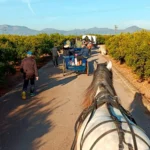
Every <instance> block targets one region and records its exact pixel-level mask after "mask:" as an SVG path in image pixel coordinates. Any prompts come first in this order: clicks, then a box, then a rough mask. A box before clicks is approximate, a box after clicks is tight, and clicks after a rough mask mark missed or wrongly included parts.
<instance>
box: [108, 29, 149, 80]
mask: <svg viewBox="0 0 150 150" xmlns="http://www.w3.org/2000/svg"><path fill="white" fill-rule="evenodd" d="M106 47H107V49H108V53H109V54H110V55H111V56H112V57H114V58H115V59H116V60H119V61H120V63H124V62H125V63H126V64H127V65H128V66H130V67H131V68H132V69H133V71H134V72H135V73H136V74H137V75H138V76H139V77H140V78H141V79H144V78H149V77H150V32H148V31H144V30H143V31H140V32H135V33H132V34H130V33H127V34H123V33H122V34H120V35H115V36H113V37H111V38H109V39H108V40H107V41H106Z"/></svg>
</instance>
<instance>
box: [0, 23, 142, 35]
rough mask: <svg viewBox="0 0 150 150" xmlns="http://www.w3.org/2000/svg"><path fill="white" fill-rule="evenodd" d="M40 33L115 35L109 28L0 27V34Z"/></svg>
mask: <svg viewBox="0 0 150 150" xmlns="http://www.w3.org/2000/svg"><path fill="white" fill-rule="evenodd" d="M140 30H142V28H139V27H138V26H135V25H134V26H130V27H128V28H126V29H124V30H117V33H121V32H124V33H125V32H131V33H132V32H135V31H140ZM40 33H47V34H53V33H59V34H64V35H83V34H115V30H114V29H109V28H98V27H93V28H89V29H73V30H68V31H66V30H58V29H54V28H45V29H43V30H41V31H38V30H33V29H30V28H28V27H26V26H17V25H14V26H11V25H7V24H4V25H0V34H17V35H36V34H40Z"/></svg>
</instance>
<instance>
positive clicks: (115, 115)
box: [71, 62, 150, 150]
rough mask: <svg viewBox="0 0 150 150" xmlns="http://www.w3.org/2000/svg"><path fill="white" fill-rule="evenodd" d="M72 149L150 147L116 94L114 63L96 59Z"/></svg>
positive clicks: (139, 149) (132, 149) (136, 149)
mask: <svg viewBox="0 0 150 150" xmlns="http://www.w3.org/2000/svg"><path fill="white" fill-rule="evenodd" d="M94 66H95V71H94V75H93V80H92V83H91V85H90V86H89V87H88V88H87V90H86V94H85V99H84V102H83V106H84V111H83V112H82V113H81V115H80V116H79V118H78V120H77V122H76V125H75V132H76V135H75V139H74V142H73V144H72V147H71V150H73V149H74V148H75V146H76V147H77V150H150V139H149V138H148V136H147V135H146V133H145V132H144V131H143V130H142V129H141V128H140V127H139V126H137V125H136V122H135V121H134V119H133V118H132V116H131V114H130V113H129V112H128V111H126V110H125V109H124V108H123V107H122V105H121V104H120V102H119V101H118V98H117V96H116V92H115V90H114V87H113V82H112V63H111V62H108V63H103V64H96V63H95V65H94Z"/></svg>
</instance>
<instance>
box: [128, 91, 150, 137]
mask: <svg viewBox="0 0 150 150" xmlns="http://www.w3.org/2000/svg"><path fill="white" fill-rule="evenodd" d="M130 111H131V113H132V115H133V117H134V119H135V121H136V122H137V124H138V126H140V127H141V128H142V129H144V131H145V132H146V134H147V135H148V137H149V138H150V130H149V128H150V124H149V123H150V114H148V113H147V110H146V109H145V107H144V105H143V103H142V94H141V93H138V92H136V93H135V95H134V99H133V102H132V103H131V105H130Z"/></svg>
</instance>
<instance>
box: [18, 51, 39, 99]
mask: <svg viewBox="0 0 150 150" xmlns="http://www.w3.org/2000/svg"><path fill="white" fill-rule="evenodd" d="M20 71H21V72H22V73H23V79H24V83H23V89H22V99H26V93H27V88H28V84H29V81H30V95H31V96H34V95H35V79H36V80H38V79H39V75H38V70H37V65H36V61H35V59H34V58H33V55H32V52H31V51H28V52H27V58H24V59H23V60H22V62H21V66H20Z"/></svg>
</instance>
